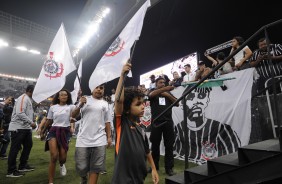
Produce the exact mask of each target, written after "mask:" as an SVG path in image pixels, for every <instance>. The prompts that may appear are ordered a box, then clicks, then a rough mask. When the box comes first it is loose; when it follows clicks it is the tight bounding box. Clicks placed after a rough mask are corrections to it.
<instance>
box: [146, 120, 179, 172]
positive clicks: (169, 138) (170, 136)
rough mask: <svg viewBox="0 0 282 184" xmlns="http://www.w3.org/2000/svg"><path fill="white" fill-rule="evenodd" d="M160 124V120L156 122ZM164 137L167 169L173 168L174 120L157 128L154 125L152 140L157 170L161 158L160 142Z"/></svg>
mask: <svg viewBox="0 0 282 184" xmlns="http://www.w3.org/2000/svg"><path fill="white" fill-rule="evenodd" d="M156 124H158V122H156ZM162 135H163V139H164V146H165V169H166V170H168V169H172V168H173V166H174V158H173V144H174V124H173V121H172V120H171V121H168V122H166V123H165V124H164V125H162V126H160V127H158V128H155V127H153V126H152V131H151V136H150V141H151V143H152V146H151V150H152V157H153V160H154V163H155V165H156V168H157V170H158V169H159V160H160V143H161V140H162Z"/></svg>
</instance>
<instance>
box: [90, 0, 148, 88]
mask: <svg viewBox="0 0 282 184" xmlns="http://www.w3.org/2000/svg"><path fill="white" fill-rule="evenodd" d="M150 5H151V4H150V0H147V1H146V2H145V3H144V4H143V5H142V7H141V8H140V9H139V10H138V11H137V12H136V13H135V15H134V16H133V17H132V18H131V19H130V21H129V22H128V23H127V25H126V26H125V27H124V28H123V30H122V32H121V33H120V34H119V36H118V37H117V38H116V40H115V41H114V42H113V43H112V45H111V46H110V48H109V49H108V50H107V52H106V53H105V54H104V56H103V57H102V58H101V60H100V61H99V63H98V64H97V66H96V68H95V70H94V71H93V73H92V75H91V77H90V79H89V88H90V90H91V91H93V90H94V89H95V88H96V87H97V86H99V85H100V84H103V83H105V82H108V81H111V80H113V79H115V78H117V77H119V76H120V72H121V69H122V66H123V65H124V64H125V63H126V62H127V60H128V59H129V58H130V49H131V47H132V45H133V43H134V42H135V40H138V38H139V36H140V33H141V30H142V26H143V19H144V17H145V13H146V11H147V8H148V7H149V6H150Z"/></svg>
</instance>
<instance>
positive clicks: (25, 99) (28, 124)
mask: <svg viewBox="0 0 282 184" xmlns="http://www.w3.org/2000/svg"><path fill="white" fill-rule="evenodd" d="M33 90H34V86H33V85H28V86H27V88H26V92H25V93H24V94H22V95H21V96H20V97H19V98H18V99H17V100H16V103H15V107H14V109H13V113H12V118H11V122H10V125H9V129H8V130H9V131H10V132H11V147H10V152H9V156H8V172H7V175H6V177H21V176H23V175H24V173H23V172H28V171H33V170H34V167H32V166H30V165H29V164H28V158H29V154H30V151H31V148H32V144H33V142H32V130H31V129H33V128H36V124H35V123H34V122H33V107H32V99H31V97H32V93H33ZM20 150H22V151H21V157H20V164H19V167H18V169H19V170H17V161H16V160H17V155H18V153H19V151H20Z"/></svg>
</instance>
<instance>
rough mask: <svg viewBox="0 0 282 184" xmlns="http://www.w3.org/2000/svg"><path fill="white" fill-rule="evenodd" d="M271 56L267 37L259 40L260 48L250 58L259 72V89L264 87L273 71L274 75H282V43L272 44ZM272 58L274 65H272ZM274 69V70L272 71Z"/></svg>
mask: <svg viewBox="0 0 282 184" xmlns="http://www.w3.org/2000/svg"><path fill="white" fill-rule="evenodd" d="M269 49H270V57H269V56H268V52H267V42H266V38H261V39H259V40H258V49H257V50H256V51H255V52H254V54H253V56H252V57H251V59H250V65H251V66H252V67H256V70H257V72H258V74H259V79H258V84H257V85H258V86H257V88H258V90H262V89H264V84H265V82H266V80H267V79H269V78H271V72H273V74H274V76H279V75H282V45H281V44H270V47H269ZM270 60H271V61H272V64H273V66H272V67H271V64H270ZM271 70H272V71H271Z"/></svg>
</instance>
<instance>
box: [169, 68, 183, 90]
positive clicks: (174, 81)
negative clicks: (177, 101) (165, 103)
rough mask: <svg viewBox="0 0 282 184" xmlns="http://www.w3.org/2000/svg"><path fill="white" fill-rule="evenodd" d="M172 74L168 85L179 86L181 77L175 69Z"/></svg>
mask: <svg viewBox="0 0 282 184" xmlns="http://www.w3.org/2000/svg"><path fill="white" fill-rule="evenodd" d="M172 75H173V79H172V80H171V81H169V85H170V86H174V87H178V86H181V83H182V81H183V78H182V77H180V76H179V74H178V72H177V71H174V72H173V73H172Z"/></svg>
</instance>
